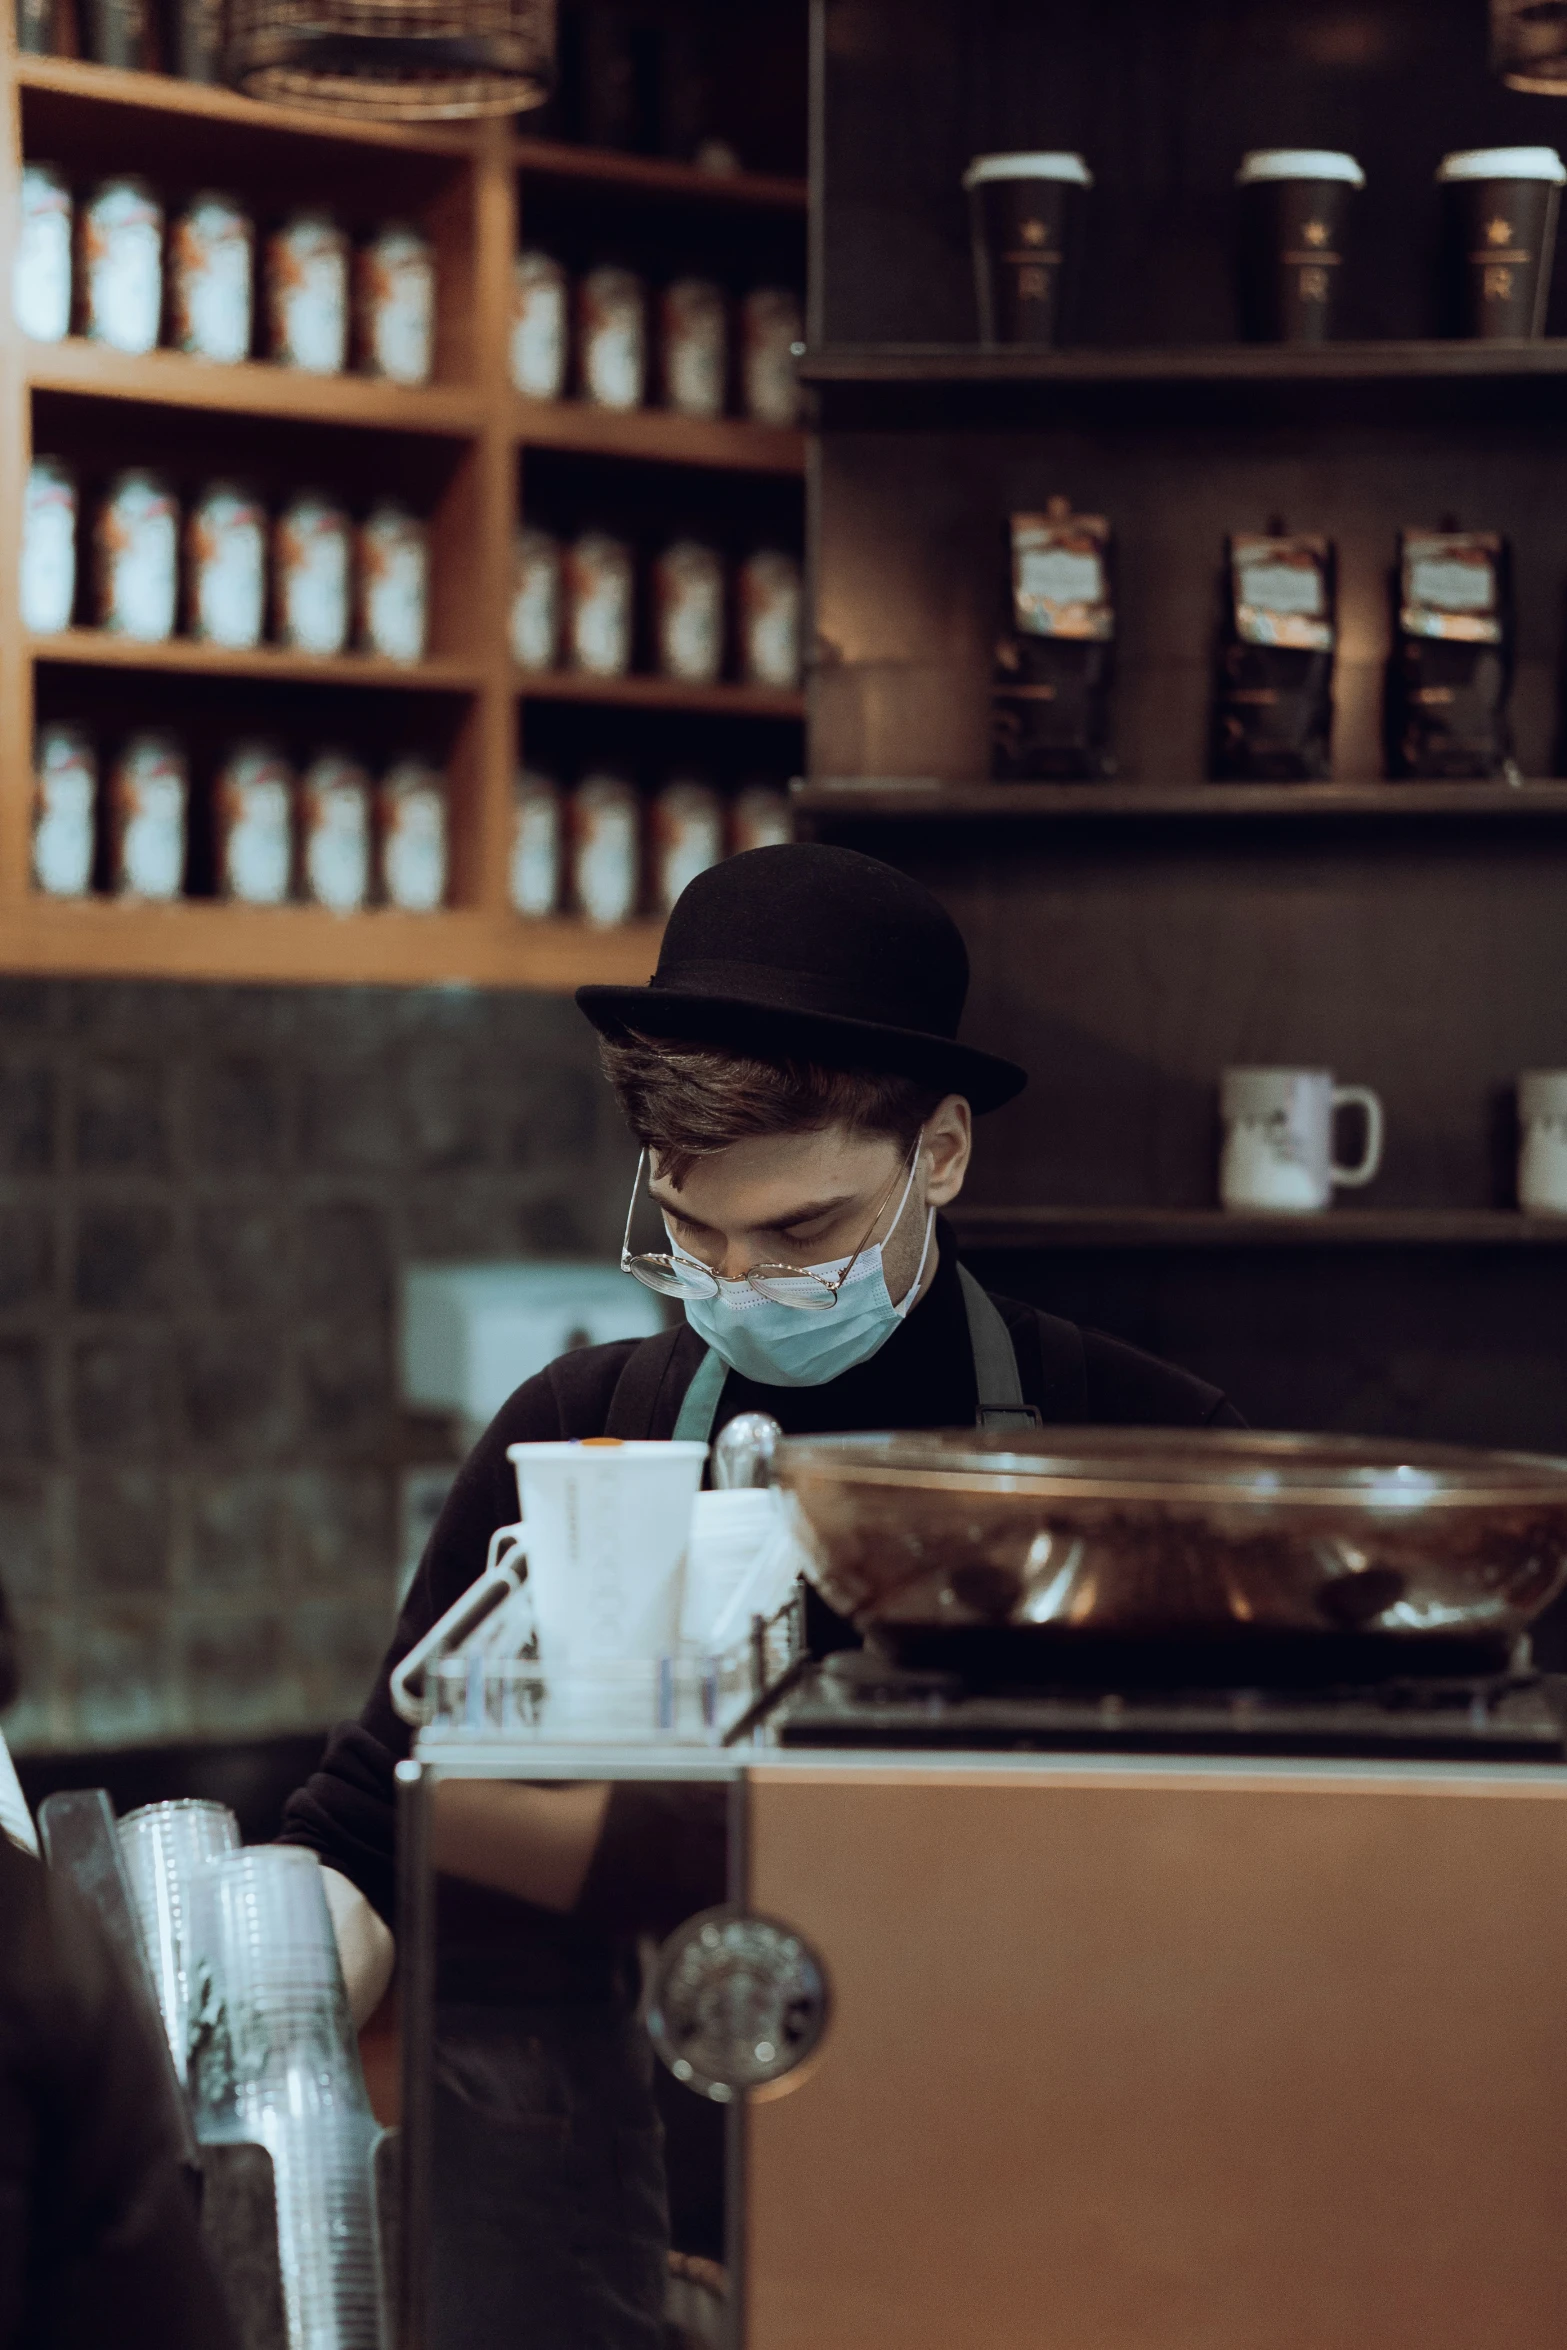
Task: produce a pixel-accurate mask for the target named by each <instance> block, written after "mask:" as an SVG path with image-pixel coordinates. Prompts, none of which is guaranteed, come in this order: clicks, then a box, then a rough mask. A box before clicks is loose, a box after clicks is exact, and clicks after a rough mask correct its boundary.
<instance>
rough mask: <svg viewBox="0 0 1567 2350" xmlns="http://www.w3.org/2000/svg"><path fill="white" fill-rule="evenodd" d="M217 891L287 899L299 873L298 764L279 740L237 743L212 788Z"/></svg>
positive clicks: (273, 902) (244, 902)
mask: <svg viewBox="0 0 1567 2350" xmlns="http://www.w3.org/2000/svg"><path fill="white" fill-rule="evenodd" d="M213 829H214V833H215V836H216V837H215V843H214V845H215V848H216V861H217V883H218V895H219V896H220V897H223V898H227V899H230V900H231V901H232V902H233V903H234V904H235V905H240V906H281V905H284V904H286V902H287V899H288V895H289V890H290V888H291V886H292V883H293V875H294V770H293V769H292V767H291V766H290V765H289V763H288V761H287V759H286V758H285V757H284V755H283V753H282V752H281V751H280V750H279V749H278V747H277V745H276V744H275V743H269V742H242V743H236V744H235V745H234V748H233V749H232V750H231V751H230V752H229V754H228V757H227V758H226V759H225V760H224V762H223V765H222V766H221V767H220V769H219V770H218V777H217V783H216V786H215V788H214V791H213Z"/></svg>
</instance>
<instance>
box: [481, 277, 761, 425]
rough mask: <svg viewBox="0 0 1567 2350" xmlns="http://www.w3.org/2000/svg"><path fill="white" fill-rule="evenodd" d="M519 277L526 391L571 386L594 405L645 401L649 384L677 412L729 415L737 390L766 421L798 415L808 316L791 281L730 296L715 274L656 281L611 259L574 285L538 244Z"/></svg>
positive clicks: (515, 376) (518, 350)
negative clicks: (798, 373)
mask: <svg viewBox="0 0 1567 2350" xmlns="http://www.w3.org/2000/svg"><path fill="white" fill-rule="evenodd" d="M515 282H516V293H515V302H514V307H513V311H512V330H511V380H512V382H513V384H514V385H515V386H516V388H517V390H518V391H519V392H525V393H526V394H527V395H528V396H529V398H530V399H534V400H558V399H560V398H562V397H563V396H564V394H565V393H566V391H567V390H568V389H570V388H572V387H573V386H574V387H575V389H576V390H577V392H578V393H579V394H580V395H581V397H582V398H583V399H584V400H587V401H589V402H590V403H591V404H592V405H593V406H594V407H597V408H643V407H646V406H647V405H648V403H649V396H650V394H651V395H652V396H653V397H655V398H656V400H657V402H658V403H659V405H661V406H662V407H665V408H672V409H673V410H674V411H675V412H676V413H677V414H678V415H681V416H700V417H713V416H722V415H724V414H725V413H726V411H727V410H728V409H729V407H730V404H731V400H732V399H733V401H734V404H735V405H736V406H737V407H738V411H739V413H740V414H741V415H742V416H749V417H751V418H752V419H753V420H754V421H755V422H756V423H758V424H782V425H789V424H794V423H796V422H797V421H798V419H799V414H800V387H799V384H798V382H797V381H796V378H795V360H796V358H797V357H798V355H799V353H800V351H801V349H802V348H803V344H802V342H801V336H802V334H803V333H804V322H803V320H802V318H801V313H800V298H799V296H798V295H797V294H795V293H794V292H792V291H791V290H790V288H789V287H787V286H755V287H753V288H752V289H751V291H750V292H749V293H748V294H745V295H743V296H742V297H741V299H740V301H739V303H738V304H736V305H731V302H730V298H729V296H728V295H727V294H726V293H725V292H724V289H723V288H722V286H719V285H717V284H715V283H714V282H713V281H712V280H711V279H709V278H701V277H681V278H676V279H674V280H673V282H672V283H671V284H669V285H666V286H661V287H659V288H657V289H656V290H655V289H652V288H650V287H649V285H648V283H647V281H646V279H644V278H641V277H639V276H638V275H637V273H636V272H635V270H631V269H622V268H619V267H617V266H614V265H612V264H606V265H605V266H603V267H601V268H598V269H590V270H588V271H587V272H586V274H585V275H584V276H582V277H581V278H579V279H578V280H577V281H576V283H575V284H573V283H572V280H571V278H570V276H569V275H568V273H567V271H566V269H565V267H564V265H563V264H562V263H561V262H560V261H558V260H557V259H556V257H555V256H554V254H552V253H543V252H539V251H536V250H533V249H531V248H530V249H529V250H528V251H526V252H522V253H519V254H518V256H517V264H516V281H515ZM732 313H733V316H732Z"/></svg>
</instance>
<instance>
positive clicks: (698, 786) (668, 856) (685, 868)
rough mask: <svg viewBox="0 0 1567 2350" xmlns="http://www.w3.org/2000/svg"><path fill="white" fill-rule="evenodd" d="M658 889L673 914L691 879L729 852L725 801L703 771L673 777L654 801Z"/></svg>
mask: <svg viewBox="0 0 1567 2350" xmlns="http://www.w3.org/2000/svg"><path fill="white" fill-rule="evenodd" d="M652 835H653V894H654V898H655V900H656V901H657V905H658V910H659V912H660V913H661V914H672V913H673V912H674V908H675V900H676V899H677V898H678V897H679V896H680V893H681V891H682V890H683V889H684V888H685V887H686V884H687V883H688V882H691V881H695V879H696V877H697V875H698V874H699V873H705V872H706V871H707V869H708V867H709V865H716V864H717V863H718V861H719V859H720V858H721V857H722V855H723V853H724V809H723V802H722V801H721V800H720V799H719V797H718V794H717V792H715V791H714V789H713V787H712V785H711V784H709V783H704V782H703V781H702V779H701V778H700V777H699V776H690V775H677V776H672V777H671V778H670V780H669V782H668V783H666V784H665V786H664V788H663V790H662V791H661V792H659V793H658V794H657V795H656V796H655V798H654V801H653V820H652Z"/></svg>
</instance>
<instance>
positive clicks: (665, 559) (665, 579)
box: [653, 539, 724, 685]
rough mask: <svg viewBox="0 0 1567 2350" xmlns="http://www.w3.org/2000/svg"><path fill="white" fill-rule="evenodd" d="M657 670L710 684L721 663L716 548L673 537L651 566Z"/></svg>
mask: <svg viewBox="0 0 1567 2350" xmlns="http://www.w3.org/2000/svg"><path fill="white" fill-rule="evenodd" d="M653 618H654V634H655V637H656V641H657V646H658V666H659V672H660V674H661V675H662V676H664V677H678V678H682V679H684V680H685V682H686V683H687V684H689V685H711V684H713V682H714V681H715V679H716V678H717V677H718V675H719V673H720V671H721V670H722V668H723V664H724V566H723V560H722V558H721V556H720V555H719V552H718V549H717V548H716V547H708V546H704V545H703V544H702V543H701V541H700V540H699V539H676V540H675V541H674V543H673V545H672V546H668V547H665V548H664V550H663V552H662V553H661V554H660V555H659V557H658V558H657V560H656V562H655V563H654V565H653Z"/></svg>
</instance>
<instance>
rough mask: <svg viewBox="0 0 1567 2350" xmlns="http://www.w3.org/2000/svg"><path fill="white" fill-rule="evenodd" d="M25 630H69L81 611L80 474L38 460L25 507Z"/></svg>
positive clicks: (30, 471) (31, 469) (38, 633)
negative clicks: (78, 596)
mask: <svg viewBox="0 0 1567 2350" xmlns="http://www.w3.org/2000/svg"><path fill="white" fill-rule="evenodd" d="M21 593H22V626H23V627H24V628H25V629H28V630H30V631H31V633H32V634H33V635H34V636H54V635H56V634H57V633H58V631H59V630H60V629H62V628H69V627H70V625H71V618H72V615H73V614H74V612H75V610H76V475H75V474H74V472H73V471H72V469H71V468H70V466H69V465H65V464H63V463H62V462H61V460H60V459H59V458H58V457H35V458H34V459H33V461H32V464H31V465H30V466H29V467H28V469H27V488H26V491H25V493H24V500H23V507H22V573H21Z"/></svg>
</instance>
